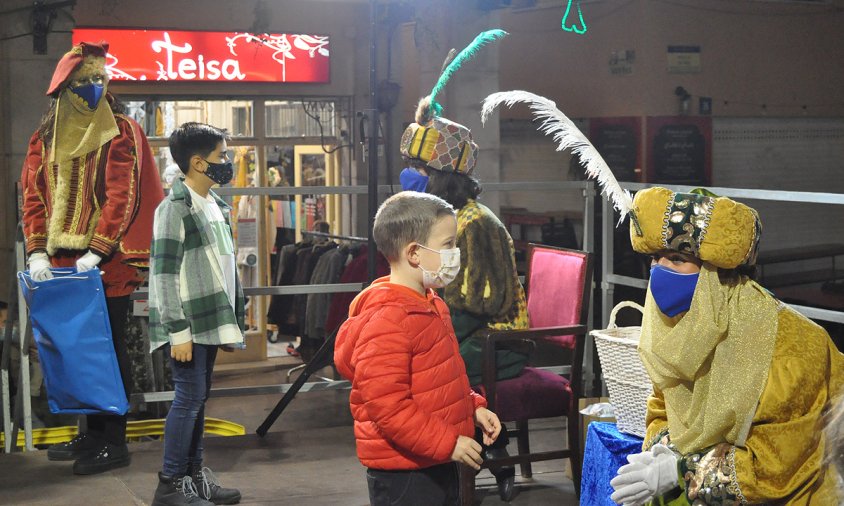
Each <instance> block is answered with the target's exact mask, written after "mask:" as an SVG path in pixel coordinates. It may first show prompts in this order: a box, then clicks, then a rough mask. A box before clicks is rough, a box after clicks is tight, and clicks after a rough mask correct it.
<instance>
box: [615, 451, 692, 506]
mask: <svg viewBox="0 0 844 506" xmlns="http://www.w3.org/2000/svg"><path fill="white" fill-rule="evenodd" d="M642 453H643V454H645V453H650V454H651V455H652V456H653V460H652V461H651V462H650V463H645V462H646V461H647V460H648V456H646V455H642V454H640V456H637V457H634V458H633V459H632V460H633V461H632V462H631V463H630V464H627V465H625V466H622V467H621V469H619V470H618V475H617V476H616V477H615V478H613V479H612V481H611V482H610V485H612V488H614V489H615V493H613V495H612V496H611V497H612V500H613V501H615V502H616V503H618V504H623V505H624V506H639V505H642V504H645V503H646V502H647V501H650V500H651V499H653V498H655V497H658V496H661V495H662V494H664V493H666V492H668V491H670V490H671V489H673V488H674V487H675V486H677V481H678V474H677V457H676V456H675V455H674V452H672V451H671V450H670V449H669V448H668V447H667V446H665V445H661V444H657V445H654V446H653V448H651V450H650V452H642ZM628 460H630V459H629V458H628Z"/></svg>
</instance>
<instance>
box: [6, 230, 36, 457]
mask: <svg viewBox="0 0 844 506" xmlns="http://www.w3.org/2000/svg"><path fill="white" fill-rule="evenodd" d="M16 236H17V240H16V241H15V257H16V259H17V266H18V270H19V271H24V270H26V258H25V254H24V249H25V248H24V237H23V225H22V223H21V222H18V229H17V233H16ZM16 284H17V283H16ZM28 316H29V315H27V308H26V304H25V303H24V301H23V290H22V289H21V287H20V285H18V332H20V334H19V336H20V341H19V343H20V346H21V374H20V382H21V383H20V384H21V387H22V388H21V392H22V394H21V400H22V401H23V434H24V447H25V449H26V450H27V451H35V446H33V444H32V398H31V397H30V393H29V392H30V389H29V379H30V378H29V340H28V337H29V336H31V335H32V333H31V332H26V329H27V328H29V326H28V325H26V322H27V321H28ZM13 432H14V431H13ZM15 443H16V441H12V444H15Z"/></svg>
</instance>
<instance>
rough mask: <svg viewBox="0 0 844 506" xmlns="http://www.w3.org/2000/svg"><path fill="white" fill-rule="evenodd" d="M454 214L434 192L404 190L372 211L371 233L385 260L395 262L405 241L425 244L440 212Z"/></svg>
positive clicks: (442, 214)
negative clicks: (375, 211)
mask: <svg viewBox="0 0 844 506" xmlns="http://www.w3.org/2000/svg"><path fill="white" fill-rule="evenodd" d="M454 215H455V212H454V208H453V207H451V205H450V204H449V203H448V202H446V201H445V200H443V199H441V198H439V197H437V196H435V195H430V194H428V193H419V192H410V191H405V192H401V193H397V194H395V195H393V196H392V197H390V198H388V199H387V200H385V201H384V203H383V204H381V207H379V208H378V212H377V213H376V214H375V225H374V226H373V228H372V235H373V236H374V237H375V244H376V245H377V246H378V250H379V251H380V252H381V253H383V254H384V256H385V257H387V260H388V261H390V262H395V261H396V260H398V259H399V256H400V255H401V251H402V249H404V247H405V246H407V245H408V244H410V243H412V242H418V243H420V244H425V243H426V242H427V241H428V236H429V235H430V234H431V227H433V226H434V224H435V223H436V222H437V220H439V219H440V218H441V217H442V216H454Z"/></svg>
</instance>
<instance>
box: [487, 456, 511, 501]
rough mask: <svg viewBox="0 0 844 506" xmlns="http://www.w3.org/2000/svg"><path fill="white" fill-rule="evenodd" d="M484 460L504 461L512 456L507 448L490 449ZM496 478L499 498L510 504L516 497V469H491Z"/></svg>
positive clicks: (508, 467)
mask: <svg viewBox="0 0 844 506" xmlns="http://www.w3.org/2000/svg"><path fill="white" fill-rule="evenodd" d="M484 453H485V455H484V460H493V461H494V460H495V459H503V458H507V457H509V456H510V454H509V453H507V449H506V448H488V449H487V450H486V451H485V452H484ZM490 471H491V472H492V474H493V476H495V484H496V485H497V486H498V496H499V497H500V498H501V500H502V501H505V502H510V501H511V500H513V497H515V496H516V468H515V467H513V466H503V467H499V468H497V469H495V468H493V469H490Z"/></svg>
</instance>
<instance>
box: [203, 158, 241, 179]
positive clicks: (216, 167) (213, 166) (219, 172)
mask: <svg viewBox="0 0 844 506" xmlns="http://www.w3.org/2000/svg"><path fill="white" fill-rule="evenodd" d="M203 161H204V162H205V163H207V164H208V169H207V170H206V171H205V172H204V174H205V176H206V177H208V179H210V180H211V181H214V182H215V183H217V184H218V185H225V184H228V183H229V181H231V180H232V177H233V176H234V169H233V168H232V162H225V163H212V162H209V161H208V160H205V159H204V158H203Z"/></svg>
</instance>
